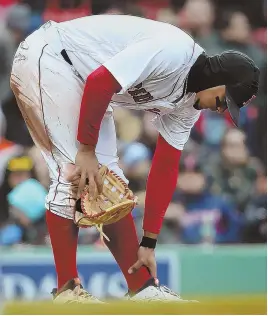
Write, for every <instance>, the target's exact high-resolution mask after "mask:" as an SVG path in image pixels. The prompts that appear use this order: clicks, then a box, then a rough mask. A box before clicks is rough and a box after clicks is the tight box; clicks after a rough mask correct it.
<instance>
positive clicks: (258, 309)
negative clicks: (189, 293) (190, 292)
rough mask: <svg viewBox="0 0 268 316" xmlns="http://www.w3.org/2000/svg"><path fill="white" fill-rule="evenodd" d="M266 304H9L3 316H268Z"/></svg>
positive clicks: (236, 300) (228, 300)
mask: <svg viewBox="0 0 268 316" xmlns="http://www.w3.org/2000/svg"><path fill="white" fill-rule="evenodd" d="M266 303H267V301H266V297H265V296H252V297H224V298H217V299H206V298H201V299H200V303H198V304H179V303H133V302H122V301H112V302H110V303H109V304H103V305H99V304H92V305H82V304H79V305H56V304H53V303H51V302H36V303H26V302H10V303H8V304H6V306H5V308H4V315H14V314H21V315H26V314H27V315H45V314H50V315H51V314H54V315H55V314H56V315H75V314H76V315H77V314H80V315H93V314H94V315H100V314H107V315H115V314H118V315H123V314H128V315H135V314H138V315H141V314H148V315H152V314H154V315H160V314H169V315H176V314H177V315H178V314H183V315H196V314H198V315H226V314H227V315H267V313H266Z"/></svg>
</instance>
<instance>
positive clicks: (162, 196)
mask: <svg viewBox="0 0 268 316" xmlns="http://www.w3.org/2000/svg"><path fill="white" fill-rule="evenodd" d="M180 157H181V151H180V150H178V149H176V148H174V147H172V146H171V145H169V144H168V143H167V142H166V141H165V140H164V138H163V137H162V136H161V135H159V137H158V141H157V146H156V150H155V154H154V157H153V161H152V166H151V170H150V173H149V177H148V181H147V188H146V199H145V211H144V220H143V229H144V230H146V231H148V232H150V233H154V234H159V232H160V230H161V227H162V223H163V219H164V216H165V213H166V210H167V208H168V205H169V203H170V201H171V199H172V196H173V193H174V191H175V188H176V184H177V179H178V174H179V162H180Z"/></svg>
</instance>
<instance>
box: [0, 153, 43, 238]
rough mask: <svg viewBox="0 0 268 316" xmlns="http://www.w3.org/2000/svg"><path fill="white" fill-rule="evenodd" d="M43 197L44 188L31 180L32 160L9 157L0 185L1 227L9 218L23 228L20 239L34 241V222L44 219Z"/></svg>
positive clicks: (37, 222) (35, 233)
mask: <svg viewBox="0 0 268 316" xmlns="http://www.w3.org/2000/svg"><path fill="white" fill-rule="evenodd" d="M45 196H46V190H45V189H44V187H43V186H41V184H40V183H39V182H38V181H37V180H35V173H34V165H33V161H32V160H31V159H30V158H29V157H27V156H18V157H14V158H12V159H10V160H9V162H8V165H7V168H6V173H5V177H4V182H3V184H2V187H1V199H0V200H1V201H0V203H1V205H2V206H4V207H3V211H2V212H1V213H2V220H1V222H2V223H5V225H4V228H6V226H9V223H10V221H11V222H12V223H13V224H14V223H16V224H17V226H19V227H20V228H21V229H22V231H23V240H24V241H26V242H32V243H33V242H36V239H37V236H38V234H37V227H36V225H38V224H39V223H40V222H41V223H42V222H43V220H44V214H45V206H44V204H45ZM2 229H3V228H2Z"/></svg>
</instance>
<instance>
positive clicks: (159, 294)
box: [128, 279, 198, 303]
mask: <svg viewBox="0 0 268 316" xmlns="http://www.w3.org/2000/svg"><path fill="white" fill-rule="evenodd" d="M128 297H129V300H130V301H133V302H141V301H144V302H156V301H158V302H178V303H198V302H197V301H188V300H184V299H182V298H181V297H180V295H178V294H177V293H175V292H173V291H172V290H170V289H169V288H168V287H166V286H159V281H158V280H157V279H156V280H154V279H151V280H149V281H148V282H147V283H146V284H145V285H144V286H143V287H142V288H141V289H140V290H139V291H138V292H136V294H134V295H132V296H131V295H130V294H129V295H128Z"/></svg>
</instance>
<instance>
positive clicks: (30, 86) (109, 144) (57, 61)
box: [10, 29, 127, 219]
mask: <svg viewBox="0 0 268 316" xmlns="http://www.w3.org/2000/svg"><path fill="white" fill-rule="evenodd" d="M42 34H43V30H40V29H39V30H37V31H35V32H34V33H33V34H31V35H30V36H29V37H28V38H27V39H26V40H25V41H24V42H22V43H21V44H20V46H19V48H18V50H17V52H16V54H15V57H14V61H13V67H12V72H11V79H10V80H11V88H12V90H13V92H14V94H15V96H16V99H17V102H18V106H19V107H20V110H21V113H22V115H23V117H24V119H25V122H26V124H27V126H28V128H29V131H30V133H31V136H32V138H33V140H34V142H35V144H36V146H38V147H39V148H40V150H41V152H42V155H43V157H44V159H45V161H46V163H47V166H48V168H49V173H50V178H51V185H50V188H49V193H48V195H47V198H46V207H47V209H49V210H50V211H51V212H53V213H55V214H57V215H59V216H61V217H65V218H70V219H71V218H72V217H73V210H74V204H75V201H76V199H75V195H74V192H75V191H76V187H74V184H71V183H69V182H67V181H66V179H65V175H66V169H68V166H70V164H74V161H75V156H76V153H77V149H78V142H77V140H76V135H77V128H78V120H79V113H80V104H81V99H82V94H83V88H84V83H83V82H82V81H81V79H79V78H78V76H77V75H76V74H75V72H74V71H73V69H72V68H71V66H70V65H69V64H68V63H67V62H66V61H65V60H64V59H63V57H62V56H61V54H60V50H59V52H55V47H54V48H53V49H52V47H51V46H50V45H49V43H48V44H47V41H46V40H45V39H44V37H43V36H42ZM96 155H97V158H98V160H99V162H100V163H101V164H105V165H107V166H108V167H109V168H110V169H111V170H113V171H114V172H116V173H117V174H118V175H119V176H120V177H121V178H122V179H124V180H125V181H127V180H126V179H125V177H124V175H123V172H122V170H121V169H120V168H119V166H118V157H117V146H116V131H115V126H114V120H113V113H112V108H111V107H109V108H108V110H107V112H106V114H105V116H104V118H103V121H102V124H101V129H100V134H99V140H98V144H97V147H96Z"/></svg>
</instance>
